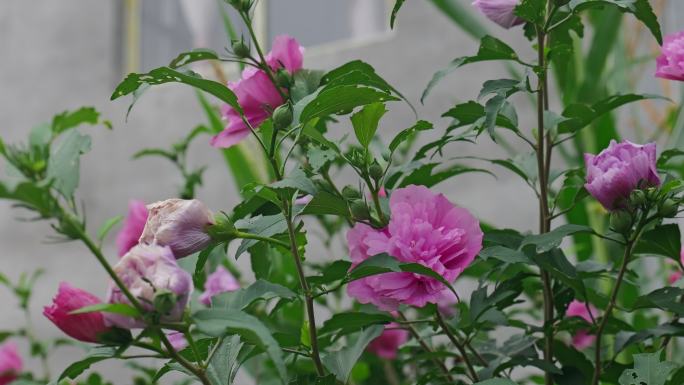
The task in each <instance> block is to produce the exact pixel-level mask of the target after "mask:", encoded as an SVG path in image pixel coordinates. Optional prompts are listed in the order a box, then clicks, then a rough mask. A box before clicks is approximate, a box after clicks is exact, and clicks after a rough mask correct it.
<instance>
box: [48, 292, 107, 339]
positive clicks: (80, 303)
mask: <svg viewBox="0 0 684 385" xmlns="http://www.w3.org/2000/svg"><path fill="white" fill-rule="evenodd" d="M100 303H102V301H101V300H100V299H99V298H97V297H96V296H94V295H92V294H90V293H88V292H87V291H85V290H81V289H78V288H75V287H73V286H71V285H70V284H68V283H66V282H62V283H60V284H59V289H58V291H57V295H56V296H55V298H54V299H53V300H52V305H50V306H46V307H45V308H44V309H43V315H45V317H47V319H49V320H50V321H52V323H53V324H55V326H57V327H58V328H59V329H60V330H62V331H63V332H64V333H65V334H67V335H68V336H70V337H72V338H75V339H77V340H79V341H83V342H92V343H96V342H99V336H100V335H101V334H102V333H105V332H107V331H109V327H108V326H107V325H105V321H104V316H103V314H102V313H101V312H91V313H83V314H70V313H71V312H73V311H76V310H78V309H81V308H84V307H86V306H92V305H97V304H100Z"/></svg>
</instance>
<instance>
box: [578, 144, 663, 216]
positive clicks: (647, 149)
mask: <svg viewBox="0 0 684 385" xmlns="http://www.w3.org/2000/svg"><path fill="white" fill-rule="evenodd" d="M584 163H585V165H586V167H587V183H586V184H585V185H584V187H585V188H586V189H587V191H589V194H591V195H592V196H593V197H594V198H596V199H597V200H598V201H599V202H601V204H602V205H603V207H605V208H606V209H607V210H614V209H619V208H621V207H623V206H624V202H626V201H627V200H628V199H629V195H630V193H631V192H632V191H634V190H635V189H637V188H644V187H650V186H659V185H660V177H659V176H658V171H657V170H656V145H655V143H649V144H645V145H639V144H634V143H632V142H630V141H628V140H625V141H623V142H620V143H617V142H615V141H614V140H612V141H611V142H610V145H609V146H608V148H606V149H604V150H603V151H601V153H599V154H598V155H592V154H584Z"/></svg>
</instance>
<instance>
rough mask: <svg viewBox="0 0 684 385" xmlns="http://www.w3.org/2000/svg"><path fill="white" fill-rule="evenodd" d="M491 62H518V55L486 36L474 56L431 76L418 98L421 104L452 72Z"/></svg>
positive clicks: (495, 39)
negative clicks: (469, 65) (472, 64)
mask: <svg viewBox="0 0 684 385" xmlns="http://www.w3.org/2000/svg"><path fill="white" fill-rule="evenodd" d="M491 60H514V61H519V60H520V59H519V58H518V55H517V54H516V53H515V51H514V50H513V48H511V47H509V46H508V45H507V44H506V43H504V42H503V41H501V40H499V39H497V38H495V37H492V36H489V35H486V36H484V37H483V38H482V39H481V40H480V48H479V49H478V51H477V54H476V55H475V56H464V57H459V58H456V59H454V60H452V61H451V63H449V65H448V66H447V68H445V69H443V70H440V71H437V72H436V73H435V74H434V75H433V76H432V79H431V80H430V82H429V83H428V85H427V86H426V87H425V90H424V91H423V95H422V96H421V97H420V101H421V103H424V102H425V98H427V96H428V94H429V93H430V91H431V90H432V88H433V87H434V86H435V85H437V83H439V82H440V81H441V80H442V79H443V78H444V77H445V76H447V75H448V74H450V73H451V72H453V71H454V70H456V69H458V68H460V67H462V66H464V65H466V64H471V63H478V62H483V61H491Z"/></svg>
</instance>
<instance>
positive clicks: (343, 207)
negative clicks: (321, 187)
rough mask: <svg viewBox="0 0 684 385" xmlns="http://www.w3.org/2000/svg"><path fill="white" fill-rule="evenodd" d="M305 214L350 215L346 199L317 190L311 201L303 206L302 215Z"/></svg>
mask: <svg viewBox="0 0 684 385" xmlns="http://www.w3.org/2000/svg"><path fill="white" fill-rule="evenodd" d="M307 214H308V215H337V216H341V217H347V218H348V217H350V216H351V214H350V213H349V207H348V205H347V201H345V200H344V199H342V198H340V197H339V196H337V195H333V194H330V193H328V192H326V191H319V192H318V193H316V195H314V197H313V199H312V200H311V202H309V203H308V204H307V205H306V207H304V210H302V215H307Z"/></svg>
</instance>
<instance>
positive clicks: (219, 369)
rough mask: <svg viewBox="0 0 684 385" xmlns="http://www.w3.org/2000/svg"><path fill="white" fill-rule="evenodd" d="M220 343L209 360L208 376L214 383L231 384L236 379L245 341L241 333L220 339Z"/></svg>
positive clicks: (220, 384) (213, 384) (219, 384)
mask: <svg viewBox="0 0 684 385" xmlns="http://www.w3.org/2000/svg"><path fill="white" fill-rule="evenodd" d="M217 343H220V345H219V346H218V347H217V348H216V352H215V353H214V355H213V356H212V357H211V361H209V366H208V367H207V377H209V380H210V381H211V383H212V385H230V384H232V383H233V381H235V376H236V375H237V372H238V369H240V364H241V362H240V361H239V359H238V355H239V354H240V350H242V347H243V346H244V343H243V342H242V341H240V336H239V335H237V334H236V335H233V336H231V337H227V338H224V339H219V341H218V342H217Z"/></svg>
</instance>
